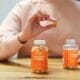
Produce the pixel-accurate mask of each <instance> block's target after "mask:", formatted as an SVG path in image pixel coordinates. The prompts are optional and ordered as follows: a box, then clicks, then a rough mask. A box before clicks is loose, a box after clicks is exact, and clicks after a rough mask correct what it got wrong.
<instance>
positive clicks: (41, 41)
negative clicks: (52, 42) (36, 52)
mask: <svg viewBox="0 0 80 80" xmlns="http://www.w3.org/2000/svg"><path fill="white" fill-rule="evenodd" d="M34 44H43V45H45V44H46V41H45V40H34Z"/></svg>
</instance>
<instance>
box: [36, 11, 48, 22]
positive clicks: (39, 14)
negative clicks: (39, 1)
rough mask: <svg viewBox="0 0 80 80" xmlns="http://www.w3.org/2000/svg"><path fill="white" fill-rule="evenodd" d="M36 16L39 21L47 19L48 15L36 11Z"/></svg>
mask: <svg viewBox="0 0 80 80" xmlns="http://www.w3.org/2000/svg"><path fill="white" fill-rule="evenodd" d="M37 18H38V20H39V21H42V20H48V19H49V15H48V14H47V13H45V12H42V11H38V13H37Z"/></svg>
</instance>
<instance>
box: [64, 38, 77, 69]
mask: <svg viewBox="0 0 80 80" xmlns="http://www.w3.org/2000/svg"><path fill="white" fill-rule="evenodd" d="M77 65H78V45H77V44H76V41H75V40H74V39H67V40H66V43H65V44H64V46H63V66H64V68H66V69H77Z"/></svg>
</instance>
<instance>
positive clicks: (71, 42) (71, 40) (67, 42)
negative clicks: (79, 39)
mask: <svg viewBox="0 0 80 80" xmlns="http://www.w3.org/2000/svg"><path fill="white" fill-rule="evenodd" d="M66 44H76V41H75V40H74V39H67V40H66Z"/></svg>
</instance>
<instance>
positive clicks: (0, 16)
mask: <svg viewBox="0 0 80 80" xmlns="http://www.w3.org/2000/svg"><path fill="white" fill-rule="evenodd" d="M20 1H21V0H0V23H1V22H2V21H3V20H4V18H5V17H6V16H7V14H8V13H9V11H10V10H11V9H12V8H13V7H14V6H15V5H16V4H17V3H18V2H20Z"/></svg>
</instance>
